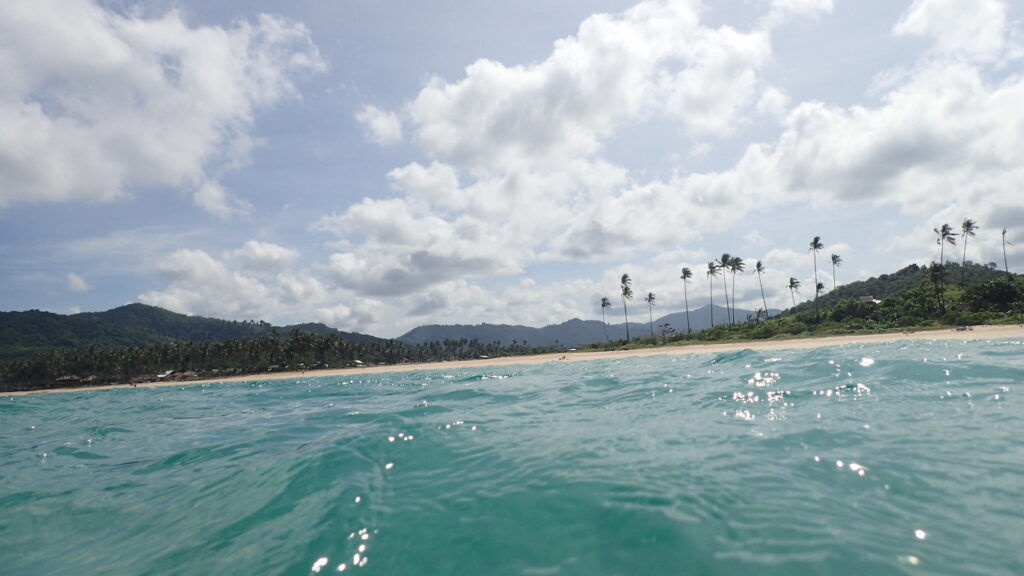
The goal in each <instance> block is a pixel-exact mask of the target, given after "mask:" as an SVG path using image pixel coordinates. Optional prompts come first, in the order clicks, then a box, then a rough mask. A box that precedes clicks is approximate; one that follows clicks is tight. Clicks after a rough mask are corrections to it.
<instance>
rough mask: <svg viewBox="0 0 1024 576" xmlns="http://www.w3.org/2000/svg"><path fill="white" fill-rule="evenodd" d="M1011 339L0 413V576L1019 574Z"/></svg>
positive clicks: (266, 387) (230, 386)
mask: <svg viewBox="0 0 1024 576" xmlns="http://www.w3.org/2000/svg"><path fill="white" fill-rule="evenodd" d="M1022 380H1024V343H1022V342H1020V341H902V342H892V343H884V344H854V345H845V346H834V347H827V348H818V349H811V350H781V351H771V352H753V351H749V350H748V351H737V352H732V353H725V354H715V355H711V354H696V355H675V356H669V355H665V356H652V357H643V358H624V359H607V360H594V361H586V362H553V363H549V364H539V365H518V366H502V367H490V368H479V367H477V368H465V367H458V366H456V365H452V366H445V365H438V367H437V369H436V370H429V371H419V372H407V373H391V374H379V375H350V376H347V377H315V376H312V375H311V376H308V377H303V378H297V379H293V380H276V381H263V382H255V381H254V382H246V383H217V384H205V385H199V384H197V385H191V386H180V387H160V388H129V389H116V390H94V391H88V390H82V391H73V392H67V393H60V394H36V395H26V396H2V397H0V574H17V575H25V574H75V575H89V574H97V575H99V574H103V575H108V574H133V575H134V574H200V575H205V574H260V575H263V574H299V575H305V574H314V573H320V574H337V573H356V574H365V575H370V574H394V575H416V574H425V575H426V574H429V575H434V574H472V575H475V574H487V575H504V574H510V575H511V574H516V575H534V576H542V575H555V574H572V575H576V574H579V575H602V574H609V575H610V574H672V575H676V574H706V575H714V574H780V575H800V574H836V575H841V574H857V575H862V574H875V575H877V574H1008V575H1009V574H1024V382H1022Z"/></svg>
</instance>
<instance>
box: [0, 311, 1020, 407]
mask: <svg viewBox="0 0 1024 576" xmlns="http://www.w3.org/2000/svg"><path fill="white" fill-rule="evenodd" d="M1010 338H1024V325H1012V326H974V327H972V328H971V329H969V330H955V329H943V330H921V331H917V332H900V333H890V334H859V335H853V336H825V337H817V338H794V339H789V340H753V341H745V342H723V343H714V344H682V345H678V346H663V347H657V348H641V349H637V350H610V351H601V352H567V353H565V354H536V355H531V356H505V357H501V358H486V359H479V360H462V361H459V362H431V363H424V364H397V365H390V366H365V367H361V368H340V369H329V370H315V371H308V372H274V373H269V374H246V375H243V376H231V377H228V378H217V379H206V380H188V381H177V382H149V383H146V384H139V385H137V387H139V388H143V387H154V386H190V385H193V384H204V383H210V382H250V381H256V380H260V381H265V380H282V379H287V378H301V377H302V376H307V375H308V376H315V377H321V376H340V375H355V374H382V373H385V372H410V371H414V370H446V369H450V368H472V367H483V366H510V365H514V364H543V363H546V362H559V361H565V362H585V361H587V360H599V359H604V358H628V357H637V356H656V355H662V354H716V353H720V352H729V351H732V350H787V349H804V348H819V347H822V346H840V345H843V344H856V343H872V342H894V341H898V340H1002V339H1010ZM131 387H133V385H131V384H113V385H108V386H92V387H88V388H85V387H77V388H51V389H47V390H31V391H26V392H7V393H4V395H5V396H12V395H21V394H48V393H57V392H70V391H83V390H109V389H113V388H131Z"/></svg>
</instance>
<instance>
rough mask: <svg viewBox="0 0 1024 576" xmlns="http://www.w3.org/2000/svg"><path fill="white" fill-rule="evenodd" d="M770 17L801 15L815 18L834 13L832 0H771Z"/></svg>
mask: <svg viewBox="0 0 1024 576" xmlns="http://www.w3.org/2000/svg"><path fill="white" fill-rule="evenodd" d="M771 3H772V7H771V11H770V12H769V17H770V18H774V19H777V20H780V19H783V18H787V17H791V16H801V17H805V18H815V17H818V16H820V15H822V14H831V13H832V8H833V6H832V0H771Z"/></svg>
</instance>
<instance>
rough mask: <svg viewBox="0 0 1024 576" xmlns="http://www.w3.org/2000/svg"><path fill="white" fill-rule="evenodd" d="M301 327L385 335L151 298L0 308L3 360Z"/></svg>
mask: <svg viewBox="0 0 1024 576" xmlns="http://www.w3.org/2000/svg"><path fill="white" fill-rule="evenodd" d="M293 328H298V329H300V330H302V331H305V332H310V333H314V334H334V335H336V336H341V337H344V338H345V339H347V340H351V341H354V342H365V343H370V342H375V341H380V340H381V339H380V338H374V337H373V336H366V335H363V334H351V333H347V332H341V331H339V330H335V329H333V328H330V327H327V326H324V325H323V324H301V325H298V326H281V327H275V326H273V325H271V324H268V323H266V322H262V321H259V322H257V321H246V322H234V321H229V320H217V319H215V318H203V317H200V316H186V315H185V314H178V313H175V312H171V311H169V310H164V309H163V308H157V307H155V306H147V305H145V304H128V305H127V306H121V307H119V308H114V309H112V310H107V311H106V312H83V313H81V314H71V315H65V314H54V313H53V312H42V311H39V310H29V311H27V312H0V361H3V360H13V359H17V358H26V357H29V356H32V355H33V354H35V353H37V352H43V351H45V350H49V349H51V348H78V347H84V346H92V347H96V348H119V347H126V346H151V345H156V344H165V343H169V342H176V341H179V342H186V341H193V342H223V341H225V340H242V339H246V338H260V337H263V336H269V335H270V334H271V333H273V332H274V331H275V330H277V331H278V332H280V333H288V332H291V330H292V329H293Z"/></svg>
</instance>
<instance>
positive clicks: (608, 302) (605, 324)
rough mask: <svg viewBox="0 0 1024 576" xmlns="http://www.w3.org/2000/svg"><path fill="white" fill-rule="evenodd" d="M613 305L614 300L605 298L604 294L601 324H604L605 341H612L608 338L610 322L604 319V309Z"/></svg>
mask: <svg viewBox="0 0 1024 576" xmlns="http://www.w3.org/2000/svg"><path fill="white" fill-rule="evenodd" d="M611 307H612V301H611V300H609V299H607V298H605V297H604V296H602V297H601V324H604V341H605V342H610V341H611V339H610V338H608V322H607V321H606V320H605V319H604V311H605V310H607V309H609V308H611Z"/></svg>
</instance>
